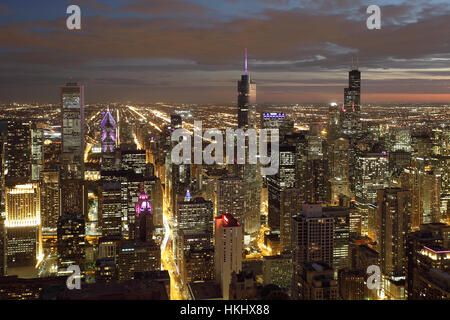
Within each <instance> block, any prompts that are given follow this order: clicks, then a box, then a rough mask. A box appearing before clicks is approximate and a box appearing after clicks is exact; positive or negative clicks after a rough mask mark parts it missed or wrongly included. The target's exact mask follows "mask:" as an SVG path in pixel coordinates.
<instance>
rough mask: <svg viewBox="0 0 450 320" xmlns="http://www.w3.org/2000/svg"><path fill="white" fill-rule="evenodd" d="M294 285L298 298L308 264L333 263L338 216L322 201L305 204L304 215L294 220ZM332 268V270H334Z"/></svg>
mask: <svg viewBox="0 0 450 320" xmlns="http://www.w3.org/2000/svg"><path fill="white" fill-rule="evenodd" d="M292 224H293V225H292V248H293V268H294V271H293V274H294V275H293V287H292V295H293V297H294V298H298V297H301V296H302V294H303V293H302V292H303V288H301V287H299V285H300V281H301V279H302V278H303V279H304V281H306V280H305V274H304V271H305V269H304V268H305V263H310V262H317V263H326V264H327V265H328V267H327V269H328V268H330V266H332V265H333V248H334V241H333V237H334V218H332V217H328V216H325V215H324V214H323V212H322V205H321V204H309V203H304V204H303V205H302V211H301V214H299V215H297V216H296V217H294V218H293V221H292ZM331 270H332V269H331Z"/></svg>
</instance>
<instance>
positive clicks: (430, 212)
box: [400, 168, 441, 230]
mask: <svg viewBox="0 0 450 320" xmlns="http://www.w3.org/2000/svg"><path fill="white" fill-rule="evenodd" d="M400 177H401V178H400V180H401V186H402V188H404V189H408V190H411V228H412V230H418V228H419V226H420V225H421V224H424V223H437V222H440V220H441V211H440V206H441V203H440V201H441V199H440V195H441V174H440V173H438V172H432V171H422V170H419V169H417V168H406V169H404V171H403V172H402V174H401V176H400Z"/></svg>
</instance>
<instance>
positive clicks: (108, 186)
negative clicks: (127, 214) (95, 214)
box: [99, 180, 123, 237]
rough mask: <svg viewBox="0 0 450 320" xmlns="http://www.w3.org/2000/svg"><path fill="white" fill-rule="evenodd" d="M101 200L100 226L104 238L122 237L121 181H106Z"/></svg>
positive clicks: (103, 185) (102, 188) (102, 187)
mask: <svg viewBox="0 0 450 320" xmlns="http://www.w3.org/2000/svg"><path fill="white" fill-rule="evenodd" d="M100 190H101V191H100V192H101V196H100V199H99V212H100V217H99V222H100V223H99V224H100V228H101V231H102V235H103V236H117V237H121V236H122V216H123V213H122V185H121V182H120V180H118V181H117V180H116V181H114V180H113V181H105V182H103V184H102V186H101V189H100Z"/></svg>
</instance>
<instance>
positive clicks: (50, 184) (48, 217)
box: [40, 170, 60, 235]
mask: <svg viewBox="0 0 450 320" xmlns="http://www.w3.org/2000/svg"><path fill="white" fill-rule="evenodd" d="M59 186H60V185H59V173H58V171H56V170H44V171H42V172H41V181H40V187H41V202H40V205H41V220H42V233H43V235H47V234H48V235H55V234H56V231H57V230H56V229H57V224H58V217H59V216H60V189H59Z"/></svg>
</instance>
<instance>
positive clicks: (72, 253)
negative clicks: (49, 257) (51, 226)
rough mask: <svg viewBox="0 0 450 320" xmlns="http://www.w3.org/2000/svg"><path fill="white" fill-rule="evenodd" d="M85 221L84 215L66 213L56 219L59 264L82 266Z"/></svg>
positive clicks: (83, 259)
mask: <svg viewBox="0 0 450 320" xmlns="http://www.w3.org/2000/svg"><path fill="white" fill-rule="evenodd" d="M84 226H85V222H84V216H83V215H80V214H76V213H72V214H70V213H68V214H64V215H62V216H60V217H59V219H58V231H57V234H58V236H57V239H58V255H59V260H58V262H59V265H60V266H61V267H68V266H70V265H72V264H75V265H79V266H83V264H84V261H85V256H86V253H85V246H86V240H85V228H84Z"/></svg>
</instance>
